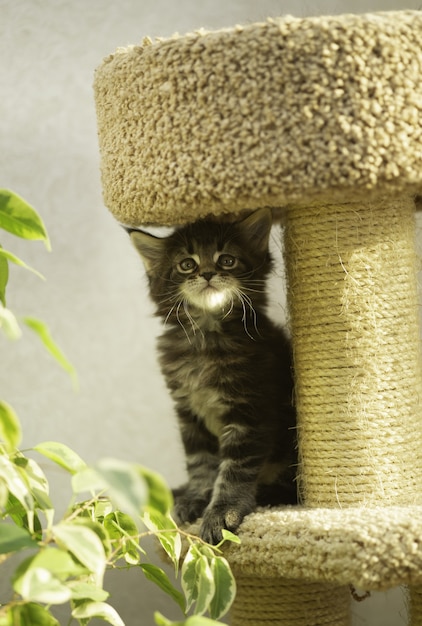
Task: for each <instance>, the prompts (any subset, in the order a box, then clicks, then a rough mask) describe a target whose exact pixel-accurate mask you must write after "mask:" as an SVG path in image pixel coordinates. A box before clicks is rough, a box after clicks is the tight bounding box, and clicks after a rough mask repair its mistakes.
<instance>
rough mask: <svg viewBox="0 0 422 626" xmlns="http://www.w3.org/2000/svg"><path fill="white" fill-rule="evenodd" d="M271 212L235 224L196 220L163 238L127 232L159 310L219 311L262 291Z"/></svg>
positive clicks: (220, 313)
mask: <svg viewBox="0 0 422 626" xmlns="http://www.w3.org/2000/svg"><path fill="white" fill-rule="evenodd" d="M270 228H271V212H270V211H269V210H267V209H262V210H260V211H256V212H255V213H253V214H252V215H250V216H249V217H247V218H246V219H244V220H242V221H240V222H235V223H219V222H214V221H211V220H199V221H198V222H195V223H194V224H189V225H188V226H185V227H182V228H180V229H178V230H176V231H175V233H173V234H172V235H170V236H169V237H166V238H161V239H160V238H157V237H153V236H152V235H149V234H146V233H143V232H140V231H132V232H131V238H132V241H133V243H134V245H135V246H136V248H137V250H138V252H139V253H140V255H141V257H142V259H143V261H144V264H145V267H146V270H147V273H148V277H149V281H150V290H151V295H152V297H153V299H154V300H155V302H156V303H157V304H158V307H159V313H160V314H162V315H163V316H165V317H166V316H168V315H170V314H171V311H172V310H174V311H175V313H176V315H177V314H178V311H180V310H181V307H183V310H184V311H185V312H186V313H187V314H188V313H189V314H191V315H194V314H195V313H196V312H199V313H204V312H205V313H210V314H213V315H217V316H224V315H226V314H228V313H230V312H231V311H232V310H233V309H234V308H235V307H239V306H242V305H243V306H244V303H245V302H247V303H248V305H249V302H248V299H252V300H253V299H255V296H257V294H260V293H261V294H262V299H263V298H264V296H263V290H264V280H265V277H266V274H267V273H268V270H269V266H270V259H269V255H268V237H269V232H270Z"/></svg>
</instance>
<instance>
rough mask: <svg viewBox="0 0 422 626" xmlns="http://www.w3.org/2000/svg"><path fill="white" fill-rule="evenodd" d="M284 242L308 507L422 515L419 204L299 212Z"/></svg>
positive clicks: (389, 202) (290, 215) (388, 201)
mask: <svg viewBox="0 0 422 626" xmlns="http://www.w3.org/2000/svg"><path fill="white" fill-rule="evenodd" d="M285 242H286V243H285V246H286V262H287V269H288V275H289V295H290V314H291V326H292V333H293V338H294V340H293V345H294V353H295V373H296V391H297V409H298V436H299V443H300V446H299V449H300V453H301V467H300V473H299V486H300V493H301V495H302V498H303V501H304V502H305V503H306V504H307V505H309V506H340V507H346V506H351V505H362V506H373V505H379V504H385V505H398V504H404V505H405V504H409V503H415V504H416V503H418V504H422V427H421V408H420V403H419V398H420V397H421V391H422V389H421V383H422V371H421V363H420V349H419V320H418V312H419V309H418V296H417V283H416V272H417V259H416V254H415V222H414V203H413V201H412V200H410V199H409V200H402V199H399V200H397V199H394V198H385V199H383V200H379V201H378V202H369V203H366V204H364V203H362V204H346V205H342V206H339V205H332V206H325V207H314V208H310V209H308V210H307V211H302V210H301V209H297V210H295V209H291V210H289V211H288V212H287V226H286V236H285Z"/></svg>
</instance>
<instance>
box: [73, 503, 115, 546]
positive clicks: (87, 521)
mask: <svg viewBox="0 0 422 626" xmlns="http://www.w3.org/2000/svg"><path fill="white" fill-rule="evenodd" d="M82 505H83V503H82ZM79 506H81V505H79ZM72 524H78V525H80V526H85V527H86V528H89V529H90V530H92V531H93V532H94V533H95V534H96V535H97V537H98V539H99V540H100V541H101V543H102V544H103V548H104V552H105V554H106V557H108V556H109V555H110V554H111V551H112V547H111V541H110V535H109V533H108V531H107V528H105V526H104V525H103V524H101V523H100V522H96V521H94V520H93V519H91V518H90V517H85V516H83V515H79V516H78V517H76V518H75V519H73V520H72Z"/></svg>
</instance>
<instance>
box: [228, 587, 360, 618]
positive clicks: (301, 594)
mask: <svg viewBox="0 0 422 626" xmlns="http://www.w3.org/2000/svg"><path fill="white" fill-rule="evenodd" d="M237 582H238V593H237V596H236V600H235V603H234V605H233V607H232V610H231V614H230V617H231V623H232V624H236V625H238V626H349V624H350V619H349V603H350V591H349V589H348V587H336V586H334V585H327V584H325V585H323V584H318V583H305V582H298V581H291V580H286V579H283V578H274V579H267V578H265V579H257V578H248V577H239V578H238V580H237Z"/></svg>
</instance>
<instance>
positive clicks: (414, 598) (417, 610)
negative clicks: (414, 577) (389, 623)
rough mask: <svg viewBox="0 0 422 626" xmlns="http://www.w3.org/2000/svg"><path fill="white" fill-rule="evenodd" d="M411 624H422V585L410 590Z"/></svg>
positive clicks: (412, 625)
mask: <svg viewBox="0 0 422 626" xmlns="http://www.w3.org/2000/svg"><path fill="white" fill-rule="evenodd" d="M409 615H410V621H409V626H422V587H411V588H410V590H409Z"/></svg>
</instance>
